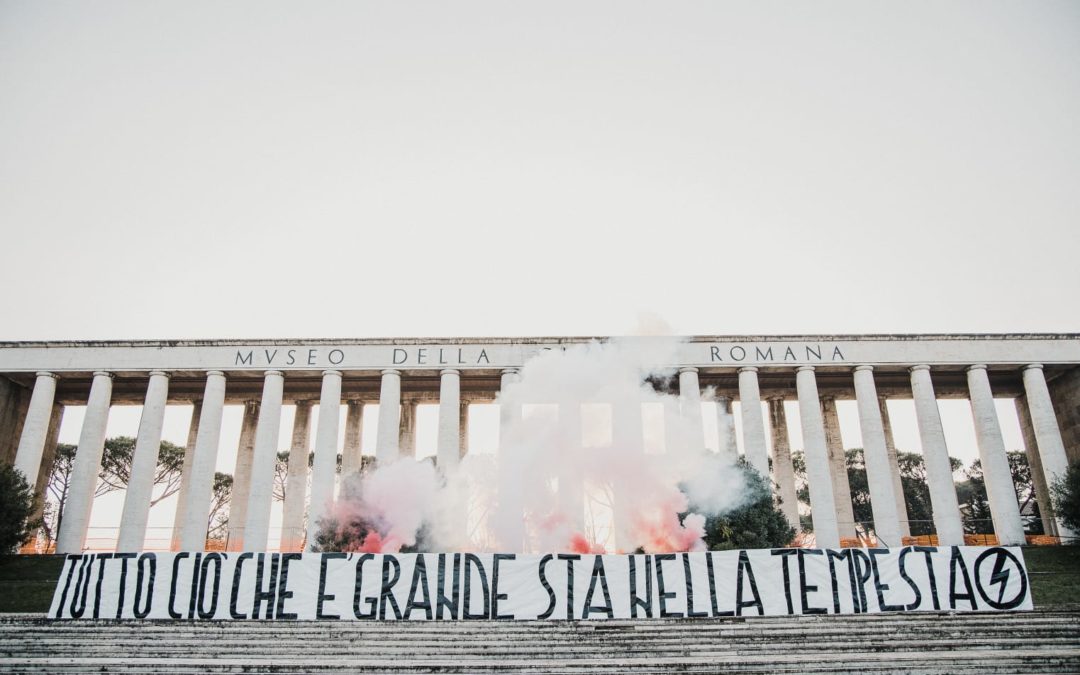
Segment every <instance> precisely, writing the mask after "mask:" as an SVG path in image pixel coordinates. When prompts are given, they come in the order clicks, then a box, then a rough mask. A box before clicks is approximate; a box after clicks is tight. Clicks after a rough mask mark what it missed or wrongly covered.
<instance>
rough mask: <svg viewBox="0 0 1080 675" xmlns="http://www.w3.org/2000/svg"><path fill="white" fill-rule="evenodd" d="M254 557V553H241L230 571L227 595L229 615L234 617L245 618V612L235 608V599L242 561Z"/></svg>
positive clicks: (237, 592) (237, 597) (238, 594)
mask: <svg viewBox="0 0 1080 675" xmlns="http://www.w3.org/2000/svg"><path fill="white" fill-rule="evenodd" d="M254 557H255V554H254V553H250V552H248V553H241V554H240V555H239V557H237V558H236V566H234V567H233V573H232V593H231V594H230V595H229V616H231V617H232V618H234V619H246V618H247V614H242V613H240V612H238V611H237V609H236V601H237V600H239V599H240V579H241V577H243V574H244V563H245V562H246V561H248V560H250V559H252V558H254Z"/></svg>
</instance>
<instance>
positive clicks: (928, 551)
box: [915, 546, 941, 609]
mask: <svg viewBox="0 0 1080 675" xmlns="http://www.w3.org/2000/svg"><path fill="white" fill-rule="evenodd" d="M915 550H916V551H918V552H919V553H922V554H923V558H924V559H925V560H926V574H927V576H928V577H929V578H930V597H931V598H932V599H933V601H934V609H941V602H940V601H939V600H938V590H937V575H935V574H934V557H933V556H934V554H935V553H937V547H936V546H916V547H915Z"/></svg>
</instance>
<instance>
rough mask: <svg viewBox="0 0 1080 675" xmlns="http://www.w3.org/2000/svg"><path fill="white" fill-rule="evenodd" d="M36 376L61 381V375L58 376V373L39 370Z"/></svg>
mask: <svg viewBox="0 0 1080 675" xmlns="http://www.w3.org/2000/svg"><path fill="white" fill-rule="evenodd" d="M34 375H35V376H36V377H51V378H52V379H54V380H59V379H60V376H59V375H57V374H56V373H50V372H49V371H47V370H39V371H38V372H36V373H34Z"/></svg>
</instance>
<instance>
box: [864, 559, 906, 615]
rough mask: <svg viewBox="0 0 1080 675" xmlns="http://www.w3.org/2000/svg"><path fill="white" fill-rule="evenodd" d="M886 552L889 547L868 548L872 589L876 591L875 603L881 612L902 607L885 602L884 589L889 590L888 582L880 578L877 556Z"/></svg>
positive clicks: (899, 609)
mask: <svg viewBox="0 0 1080 675" xmlns="http://www.w3.org/2000/svg"><path fill="white" fill-rule="evenodd" d="M888 553H889V549H887V548H872V549H870V567H871V569H873V572H874V590H875V591H876V592H877V604H878V609H879V610H881V611H882V612H899V611H901V610H903V609H904V606H903V605H887V604H885V591H887V590H889V584H887V583H885V582H883V581H882V580H881V574H880V572H879V570H878V561H877V559H878V556H882V555H888Z"/></svg>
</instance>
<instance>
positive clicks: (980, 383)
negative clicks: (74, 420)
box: [15, 363, 1073, 553]
mask: <svg viewBox="0 0 1080 675" xmlns="http://www.w3.org/2000/svg"><path fill="white" fill-rule="evenodd" d="M1019 368H1020V369H1021V370H1022V382H1023V390H1024V394H1025V396H1024V398H1025V399H1026V407H1027V409H1026V412H1027V413H1028V414H1029V415H1030V420H1031V423H1032V427H1033V434H1034V438H1035V441H1036V443H1037V455H1038V458H1039V460H1040V462H1039V463H1040V464H1041V470H1042V471H1043V473H1044V475H1043V476H1042V478H1043V479H1044V481H1045V483H1051V482H1052V481H1053V480H1054V479H1055V478H1056V477H1058V476H1061V475H1063V474H1064V472H1065V471H1066V468H1067V458H1066V451H1065V445H1064V442H1063V440H1062V434H1061V430H1060V429H1059V427H1058V420H1057V417H1056V416H1055V412H1054V407H1053V403H1052V401H1051V396H1050V393H1049V391H1048V387H1047V383H1046V379H1045V376H1044V373H1043V367H1042V366H1041V365H1040V364H1037V363H1033V364H1028V365H1025V366H1020V367H1019ZM893 369H895V367H893ZM771 370H772V371H773V372H775V371H776V370H777V369H775V368H773V369H771ZM907 370H908V373H909V379H910V388H911V389H910V391H911V396H912V398H913V399H914V403H915V414H916V418H917V422H918V430H919V437H920V439H921V444H922V455H923V458H924V461H925V465H926V472H927V480H928V487H929V491H930V498H931V503H932V510H933V519H934V525H935V529H936V532H937V537H938V541H939V543H940V544H942V545H954V544H963V543H964V538H963V527H962V523H961V516H960V510H959V506H958V502H957V496H956V489H955V485H954V483H953V478H952V468H951V465H950V461H949V454H948V448H947V444H946V440H945V435H944V432H943V430H942V424H941V418H940V413H939V409H938V403H937V397H936V395H935V391H934V382H933V379H934V377H933V369H932V368H931V366H929V365H925V364H914V365H912V366H910V367H908V368H907ZM790 371H791V369H790V368H789V369H787V371H785V372H789V373H790ZM713 372H714V371H713ZM759 372H760V371H759V369H758V368H757V367H742V368H738V369H737V400H739V402H740V414H741V427H742V446H743V448H744V454H745V458H746V461H747V462H748V463H749V464H750V466H752V467H753V468H754V469H755V470H757V471H758V472H759V473H761V474H763V475H765V476H768V477H770V479H771V482H772V484H773V486H774V489H775V491H776V494H777V497H778V499H779V501H780V502H781V505H782V509H783V512H784V514H785V516H786V518H787V519H788V520H789V522H790V523H791V524H792V526H793V527H796V528H798V526H799V512H798V508H797V500H796V491H795V472H794V467H793V465H792V457H791V445H790V441H789V439H788V437H787V421H786V414H785V410H784V396H785V394H786V392H779V393H777V392H771V391H768V390H767V391H765V392H764V400H763V394H762V386H761V382H760V381H759ZM831 372H832V373H833V374H834V375H835V372H836V369H835V368H833V369H832V370H831ZM844 372H846V373H847V375H846V377H850V385H851V388H852V389H853V391H854V397H855V400H856V404H857V410H858V419H859V428H860V430H861V437H862V438H861V440H862V447H863V450H864V456H865V464H866V474H867V480H868V485H869V492H870V499H871V504H872V510H873V520H874V530H875V532H876V535H877V539H878V542H879V544H880V545H884V546H897V545H900V544H901V543H902V541H903V538H904V537H905V536H906V535H907V534H908V529H909V528H908V524H907V514H906V507H905V503H904V496H903V492H902V488H901V483H900V477H899V471H898V467H897V453H896V447H895V444H894V442H893V439H892V433H891V425H890V421H889V418H888V409H887V407H886V405H885V401H886V398H885V396H883V395H881V394H879V392H878V389H877V386H876V382H875V372H876V368H875V367H874V366H873V365H869V364H865V365H857V366H854V367H851V368H849V369H847V370H846V371H844ZM343 375H344V374H343V372H342V371H340V370H333V369H328V370H324V371H322V374H321V388H320V391H319V396H318V399H317V401H315V400H298V401H296V416H295V421H294V428H293V434H292V439H291V443H290V445H289V459H290V461H289V472H288V479H287V490H286V499H285V504H284V526H283V533H282V543H281V546H282V548H283V549H285V550H299V549H300V548H301V546H302V544H303V542H304V541H305V540H306V541H312V540H313V539H314V535H315V529H316V527H317V524H318V522H319V520H320V518H322V517H323V516H324V515H325V514H326V512H327V509H328V508H329V507H330V505H331V504H332V501H333V499H334V480H335V479H334V476H335V467H336V463H337V455H338V451H339V448H338V437H339V429H338V426H339V415H338V414H320V415H319V416H318V424H317V427H316V430H315V441H314V461H313V463H312V466H311V468H310V486H311V487H310V495H308V494H306V485H307V480H308V472H309V469H308V464H307V457H308V453H309V451H310V448H309V447H308V443H309V441H308V438H309V429H310V424H311V412H312V406H313V405H314V404H315V403H316V402H317V404H318V405H319V409H320V410H321V411H335V413H336V412H337V411H338V410H339V409H340V407H341V405H342V404H343V403H344V404H346V405H347V406H348V408H347V413H346V422H345V431H344V437H345V447H344V448H343V451H342V456H343V457H342V463H343V472H344V473H350V472H353V471H355V470H357V469H359V468H360V466H361V456H360V436H361V427H362V419H363V416H362V412H363V403H362V402H361V401H357V400H352V399H350V400H348V401H343V399H342V379H343ZM817 375H818V370H817V369H816V368H815V366H812V365H802V366H798V367H796V368H794V380H795V397H796V399H797V402H798V409H799V420H800V425H801V431H802V439H803V444H804V448H803V449H804V456H805V462H806V476H807V482H808V487H809V493H810V502H811V519H812V522H813V530H814V534H815V537H816V542H817V545H818V546H826V547H835V546H839V545H840V543H841V539H842V538H846V537H849V536H852V535H853V534H854V532H853V529H852V528H853V527H854V522H853V517H852V516H851V511H852V509H851V499H850V493H849V487H848V482H847V473H846V469H845V467H844V461H843V447H842V444H841V443H840V439H839V427H838V418H837V415H836V406H835V400H834V399H833V396H832V394H829V395H825V396H822V395H819V389H818V377H817ZM59 377H60V376H59V375H58V374H57V373H53V372H39V373H37V375H36V378H35V380H34V385H33V390H32V394H31V397H30V401H29V404H28V406H27V409H26V415H25V420H24V421H23V425H22V433H21V437H20V440H19V443H18V449H17V452H16V456H15V466H16V467H17V468H18V469H19V470H20V471H22V473H23V474H24V475H25V476H26V477H27V479H28V481H29V482H30V484H31V485H33V484H35V482H36V481H37V479H38V473H39V470H40V468H41V465H42V456H43V453H44V450H45V446H46V442H47V437H48V436H49V430H50V426H51V424H50V423H51V422H52V420H53V415H54V409H55V407H56V406H55V405H54V404H55V396H56V391H57V382H58V378H59ZM287 377H288V375H287V374H286V373H285V372H283V371H282V370H273V369H268V370H265V371H264V372H263V373H262V394H261V397H260V398H259V400H258V401H249V402H247V403H246V404H245V409H244V418H243V424H242V430H241V440H240V445H239V448H238V455H237V464H236V471H235V475H234V489H233V502H232V508H231V514H230V527H229V548H230V549H235V550H264V549H265V548H266V547H267V539H268V532H269V523H270V511H271V502H272V491H273V481H274V464H275V459H276V454H277V452H278V449H279V447H280V445H279V441H280V439H279V437H278V436H279V428H280V422H281V414H282V406H283V401H284V392H285V382H286V378H287ZM518 377H519V373H518V370H517V369H516V368H506V369H503V370H502V371H501V387H502V388H503V389H505V388H507V387H510V386H512V385H513V383H514V382H515V381H517V379H518ZM402 378H403V373H402V371H400V370H397V369H385V370H382V371H381V372H380V386H379V396H378V402H379V415H378V428H377V434H376V447H375V458H376V461H377V462H379V463H387V462H390V461H393V460H395V459H397V458H398V457H399V456H402V455H409V454H414V453H415V408H414V407H412V406H410V405H409V404H408V402H405V404H404V405H403V399H402ZM227 380H228V376H227V374H226V372H223V371H220V370H210V371H206V372H205V383H204V386H203V391H202V395H201V397H199V398H198V400H197V401H196V402H195V407H194V411H193V414H192V420H191V426H190V428H189V433H188V445H187V448H186V454H185V458H184V466H183V479H182V484H181V488H180V491H179V501H178V506H177V511H176V517H175V527H174V535H173V540H172V546H173V548H175V549H182V550H201V549H203V548H204V547H205V545H206V531H207V519H208V517H209V509H210V504H211V491H212V486H213V480H214V469H215V465H216V462H217V455H218V446H219V441H220V435H221V422H222V413H223V409H224V405H225V400H226V396H225V394H226V384H227ZM461 382H462V372H461V371H460V370H458V369H449V368H448V369H444V370H441V371H439V378H438V401H439V417H438V434H437V448H436V456H437V458H438V465H439V467H440V469H441V470H443V471H453V470H454V468H455V467H456V466H457V464H458V461H459V458H460V457H461V455H462V453H463V451H464V444H463V437H464V434H465V429H466V420H467V409H468V408H467V402H466V401H465V400H464V399H463V397H462V391H461ZM677 383H678V399H677V404H676V405H677V409H678V413H679V414H680V415H682V417H683V420H684V422H686V423H687V424H689V426H690V428H692V429H696V430H700V432H701V435H700V436H699V437H698V438H699V439H700V441H701V446H702V447H704V435H703V432H704V429H703V420H702V416H701V410H702V408H701V402H702V386H701V384H700V382H699V369H698V368H696V367H682V368H680V369H678V377H677ZM966 384H967V393H968V396H969V399H970V402H971V407H972V412H973V418H974V422H975V430H976V436H977V440H978V450H979V457H980V460H981V462H982V467H983V471H984V474H985V480H986V488H987V493H988V499H989V504H990V509H991V514H992V517H993V521H994V530H995V533H996V534H997V537H998V539H999V541H1000V542H1001V543H1002V544H1004V545H1013V544H1021V543H1023V542H1024V529H1023V524H1022V521H1021V516H1020V512H1019V508H1018V505H1017V502H1016V499H1015V494H1014V492H1013V486H1012V479H1011V473H1010V470H1009V465H1008V460H1007V456H1006V449H1005V445H1004V442H1003V440H1002V433H1001V427H1000V424H999V421H998V418H997V412H996V409H995V406H994V396H993V391H992V389H991V384H990V379H989V377H988V373H987V366H985V365H981V364H973V365H971V366H969V367H967V369H966ZM169 386H170V373H169V372H167V371H165V370H153V371H149V372H148V381H147V388H146V394H145V400H144V404H143V412H142V418H141V420H140V423H139V431H138V437H137V440H136V445H135V450H134V456H133V460H132V465H131V477H130V481H129V484H128V488H127V494H126V497H125V501H124V507H123V514H122V518H121V525H120V533H119V537H118V541H117V549H118V550H120V551H134V550H139V549H140V548H142V544H143V542H144V540H145V535H146V523H147V517H148V512H149V508H150V500H151V493H152V489H153V479H154V472H155V467H156V464H157V453H158V448H159V447H160V443H161V435H162V424H163V419H164V413H165V406H166V403H167V402H168V400H169ZM112 388H113V374H112V373H110V372H106V371H97V372H94V373H93V376H92V381H91V385H90V390H89V396H88V399H87V402H86V413H85V417H84V421H83V425H82V429H81V432H80V436H79V444H78V450H77V453H76V456H75V461H74V467H73V471H72V476H71V487H70V491H69V495H68V500H67V504H66V505H65V508H64V514H63V519H62V525H61V529H60V532H59V536H58V539H57V551H58V552H60V553H71V552H78V551H81V550H82V549H83V548H84V546H85V543H86V534H87V527H88V524H89V517H90V508H91V503H92V500H93V495H94V489H95V486H96V482H97V475H98V471H99V469H100V466H101V458H102V451H103V446H104V440H105V429H106V424H107V421H108V416H109V409H110V406H111V394H112ZM730 393H735V392H730ZM714 400H715V402H716V415H717V427H718V430H719V449H718V450H719V452H720V453H725V454H727V455H730V456H734V455H735V454H736V453H737V450H736V447H737V443H736V440H735V418H734V415H733V406H732V403H733V400H735V396H732V395H730V394H729V395H722V394H717V395H716V396H714ZM558 403H559V404H560V413H559V414H560V417H562V419H563V421H564V422H565V421H566V420H570V421H571V422H573V420H575V419H578V420H579V416H580V414H581V412H580V403H581V402H580V401H577V400H574V399H572V398H570V399H568V401H560V402H558ZM763 403H766V404H767V406H766V407H767V411H768V418H767V419H768V425H766V418H765V417H764V416H763V413H762V409H763ZM640 412H641V411H640V406H639V409H638V411H637V412H636V413H635V412H634V411H633V405H628V404H626V403H625V402H622V404H619V405H615V406H614V407H613V418H614V419H616V420H618V422H617V423H616V424H615V425H614V427H615V429H616V430H617V434H619V435H620V436H619V437H616V438H614V439H613V442H614V443H615V444H616V445H617V446H618V447H625V448H627V452H628V453H631V454H635V453H638V452H641V449H642V447H643V446H642V433H641V431H640V430H641V421H640V420H641V414H640ZM520 415H521V410H520V408H519V407H516V406H503V409H502V410H501V412H500V429H501V430H505V429H506V428H507V427H509V426H510V425H511V424H512V423H513V421H514V420H516V419H517V417H518V416H520ZM628 415H629V416H630V417H627V416H628ZM626 420H635V421H634V422H633V423H630V424H628V423H626ZM767 427H768V429H769V432H768V434H767V432H766V428H767ZM576 428H578V429H580V421H578V422H577V423H576ZM627 429H630V430H631V431H629V432H627ZM634 429H637V430H638V431H637V432H636V433H635V431H634ZM767 435H768V436H770V438H771V442H770V443H767V442H766V436H767ZM635 436H636V437H635ZM571 440H573V439H571ZM578 440H580V439H578ZM770 446H771V449H772V454H771V456H770V453H769V447H770ZM1033 470H1034V467H1033ZM560 487H565V485H564V484H563V483H560ZM613 487H614V491H615V494H616V499H617V500H620V499H625V500H629V499H632V498H633V495H631V494H628V493H627V492H626V490H625V486H619V485H615V486H613ZM571 492H572V491H571V490H567V491H566V494H565V495H563V496H562V497H561V498H564V499H566V500H569V501H571V502H574V503H576V502H577V501H579V497H580V496H579V495H574V494H571ZM507 499H508V500H509V501H512V499H513V496H512V495H510V496H508V498H507ZM509 501H508V502H506V503H503V504H502V506H503V507H506V508H514V504H512V503H509ZM305 510H306V512H307V518H306V520H307V527H306V531H305V529H304V525H303V523H304V513H305ZM618 520H619V514H618V512H617V511H616V521H617V522H616V526H617V527H618V526H619V525H618ZM1057 527H1058V530H1059V533H1060V534H1061V535H1063V536H1072V535H1073V533H1072V532H1069V531H1068V530H1067V529H1066V528H1065V527H1064V525H1063V524H1061V523H1058V524H1057Z"/></svg>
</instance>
